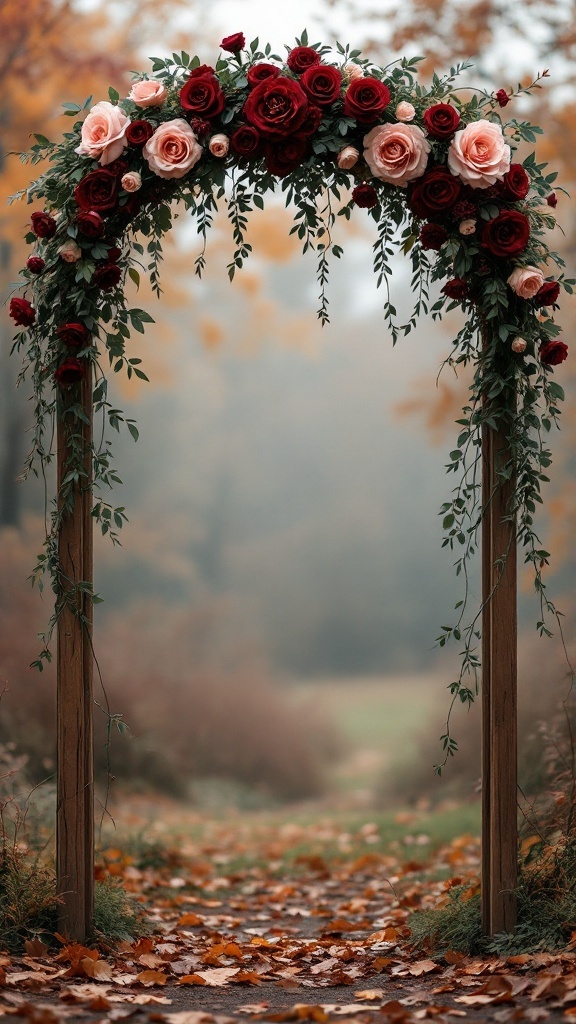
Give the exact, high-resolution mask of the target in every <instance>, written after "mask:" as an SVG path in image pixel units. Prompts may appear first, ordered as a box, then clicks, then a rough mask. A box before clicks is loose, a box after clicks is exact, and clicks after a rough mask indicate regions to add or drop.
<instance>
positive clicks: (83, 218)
mask: <svg viewBox="0 0 576 1024" xmlns="http://www.w3.org/2000/svg"><path fill="white" fill-rule="evenodd" d="M76 225H77V227H78V231H79V232H80V234H81V235H84V236H85V237H86V238H102V235H103V234H104V232H105V230H106V224H105V223H104V221H103V219H102V217H101V216H100V214H99V213H96V210H82V211H81V213H79V214H78V216H77V217H76Z"/></svg>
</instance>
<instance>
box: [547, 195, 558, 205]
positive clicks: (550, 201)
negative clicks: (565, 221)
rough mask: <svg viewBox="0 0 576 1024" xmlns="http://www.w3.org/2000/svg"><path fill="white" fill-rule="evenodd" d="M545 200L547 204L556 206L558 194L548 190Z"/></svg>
mask: <svg viewBox="0 0 576 1024" xmlns="http://www.w3.org/2000/svg"><path fill="white" fill-rule="evenodd" d="M546 202H547V203H548V206H552V207H555V206H558V196H557V195H556V193H555V192H550V193H549V194H548V195H547V196H546Z"/></svg>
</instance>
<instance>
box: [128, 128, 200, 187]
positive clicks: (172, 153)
mask: <svg viewBox="0 0 576 1024" xmlns="http://www.w3.org/2000/svg"><path fill="white" fill-rule="evenodd" d="M142 152H143V154H144V156H145V158H146V160H147V161H148V166H149V167H150V170H151V171H154V173H155V174H157V175H158V177H160V178H183V177H184V175H185V174H188V171H189V170H190V169H191V168H192V167H194V165H195V164H197V163H198V161H199V159H200V157H201V156H202V147H201V146H200V145H199V144H198V139H197V138H196V136H195V134H194V132H193V131H192V129H191V127H190V125H189V124H188V122H187V121H184V120H183V119H182V118H181V117H177V118H175V119H174V120H173V121H165V122H164V124H161V125H160V126H159V127H158V128H157V129H156V131H155V132H154V135H153V136H152V138H151V139H148V142H147V143H146V145H145V146H144V148H143V150H142Z"/></svg>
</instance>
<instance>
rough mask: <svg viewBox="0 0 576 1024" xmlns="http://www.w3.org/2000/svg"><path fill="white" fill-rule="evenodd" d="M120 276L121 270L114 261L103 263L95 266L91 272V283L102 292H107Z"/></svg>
mask: <svg viewBox="0 0 576 1024" xmlns="http://www.w3.org/2000/svg"><path fill="white" fill-rule="evenodd" d="M121 277H122V271H121V270H120V267H119V266H117V264H116V263H103V264H102V265H101V266H100V267H96V270H95V271H94V273H93V274H92V284H95V285H96V286H97V287H98V288H100V289H101V290H102V291H103V292H109V291H110V290H111V289H112V288H114V287H115V286H116V285H117V284H118V282H119V280H120V278H121Z"/></svg>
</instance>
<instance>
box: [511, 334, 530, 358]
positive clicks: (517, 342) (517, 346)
mask: <svg viewBox="0 0 576 1024" xmlns="http://www.w3.org/2000/svg"><path fill="white" fill-rule="evenodd" d="M527 344H528V343H527V341H526V339H525V338H520V337H517V338H514V341H513V342H512V344H511V346H510V348H511V349H512V351H513V352H517V353H518V354H520V353H522V352H525V351H526V345H527Z"/></svg>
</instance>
